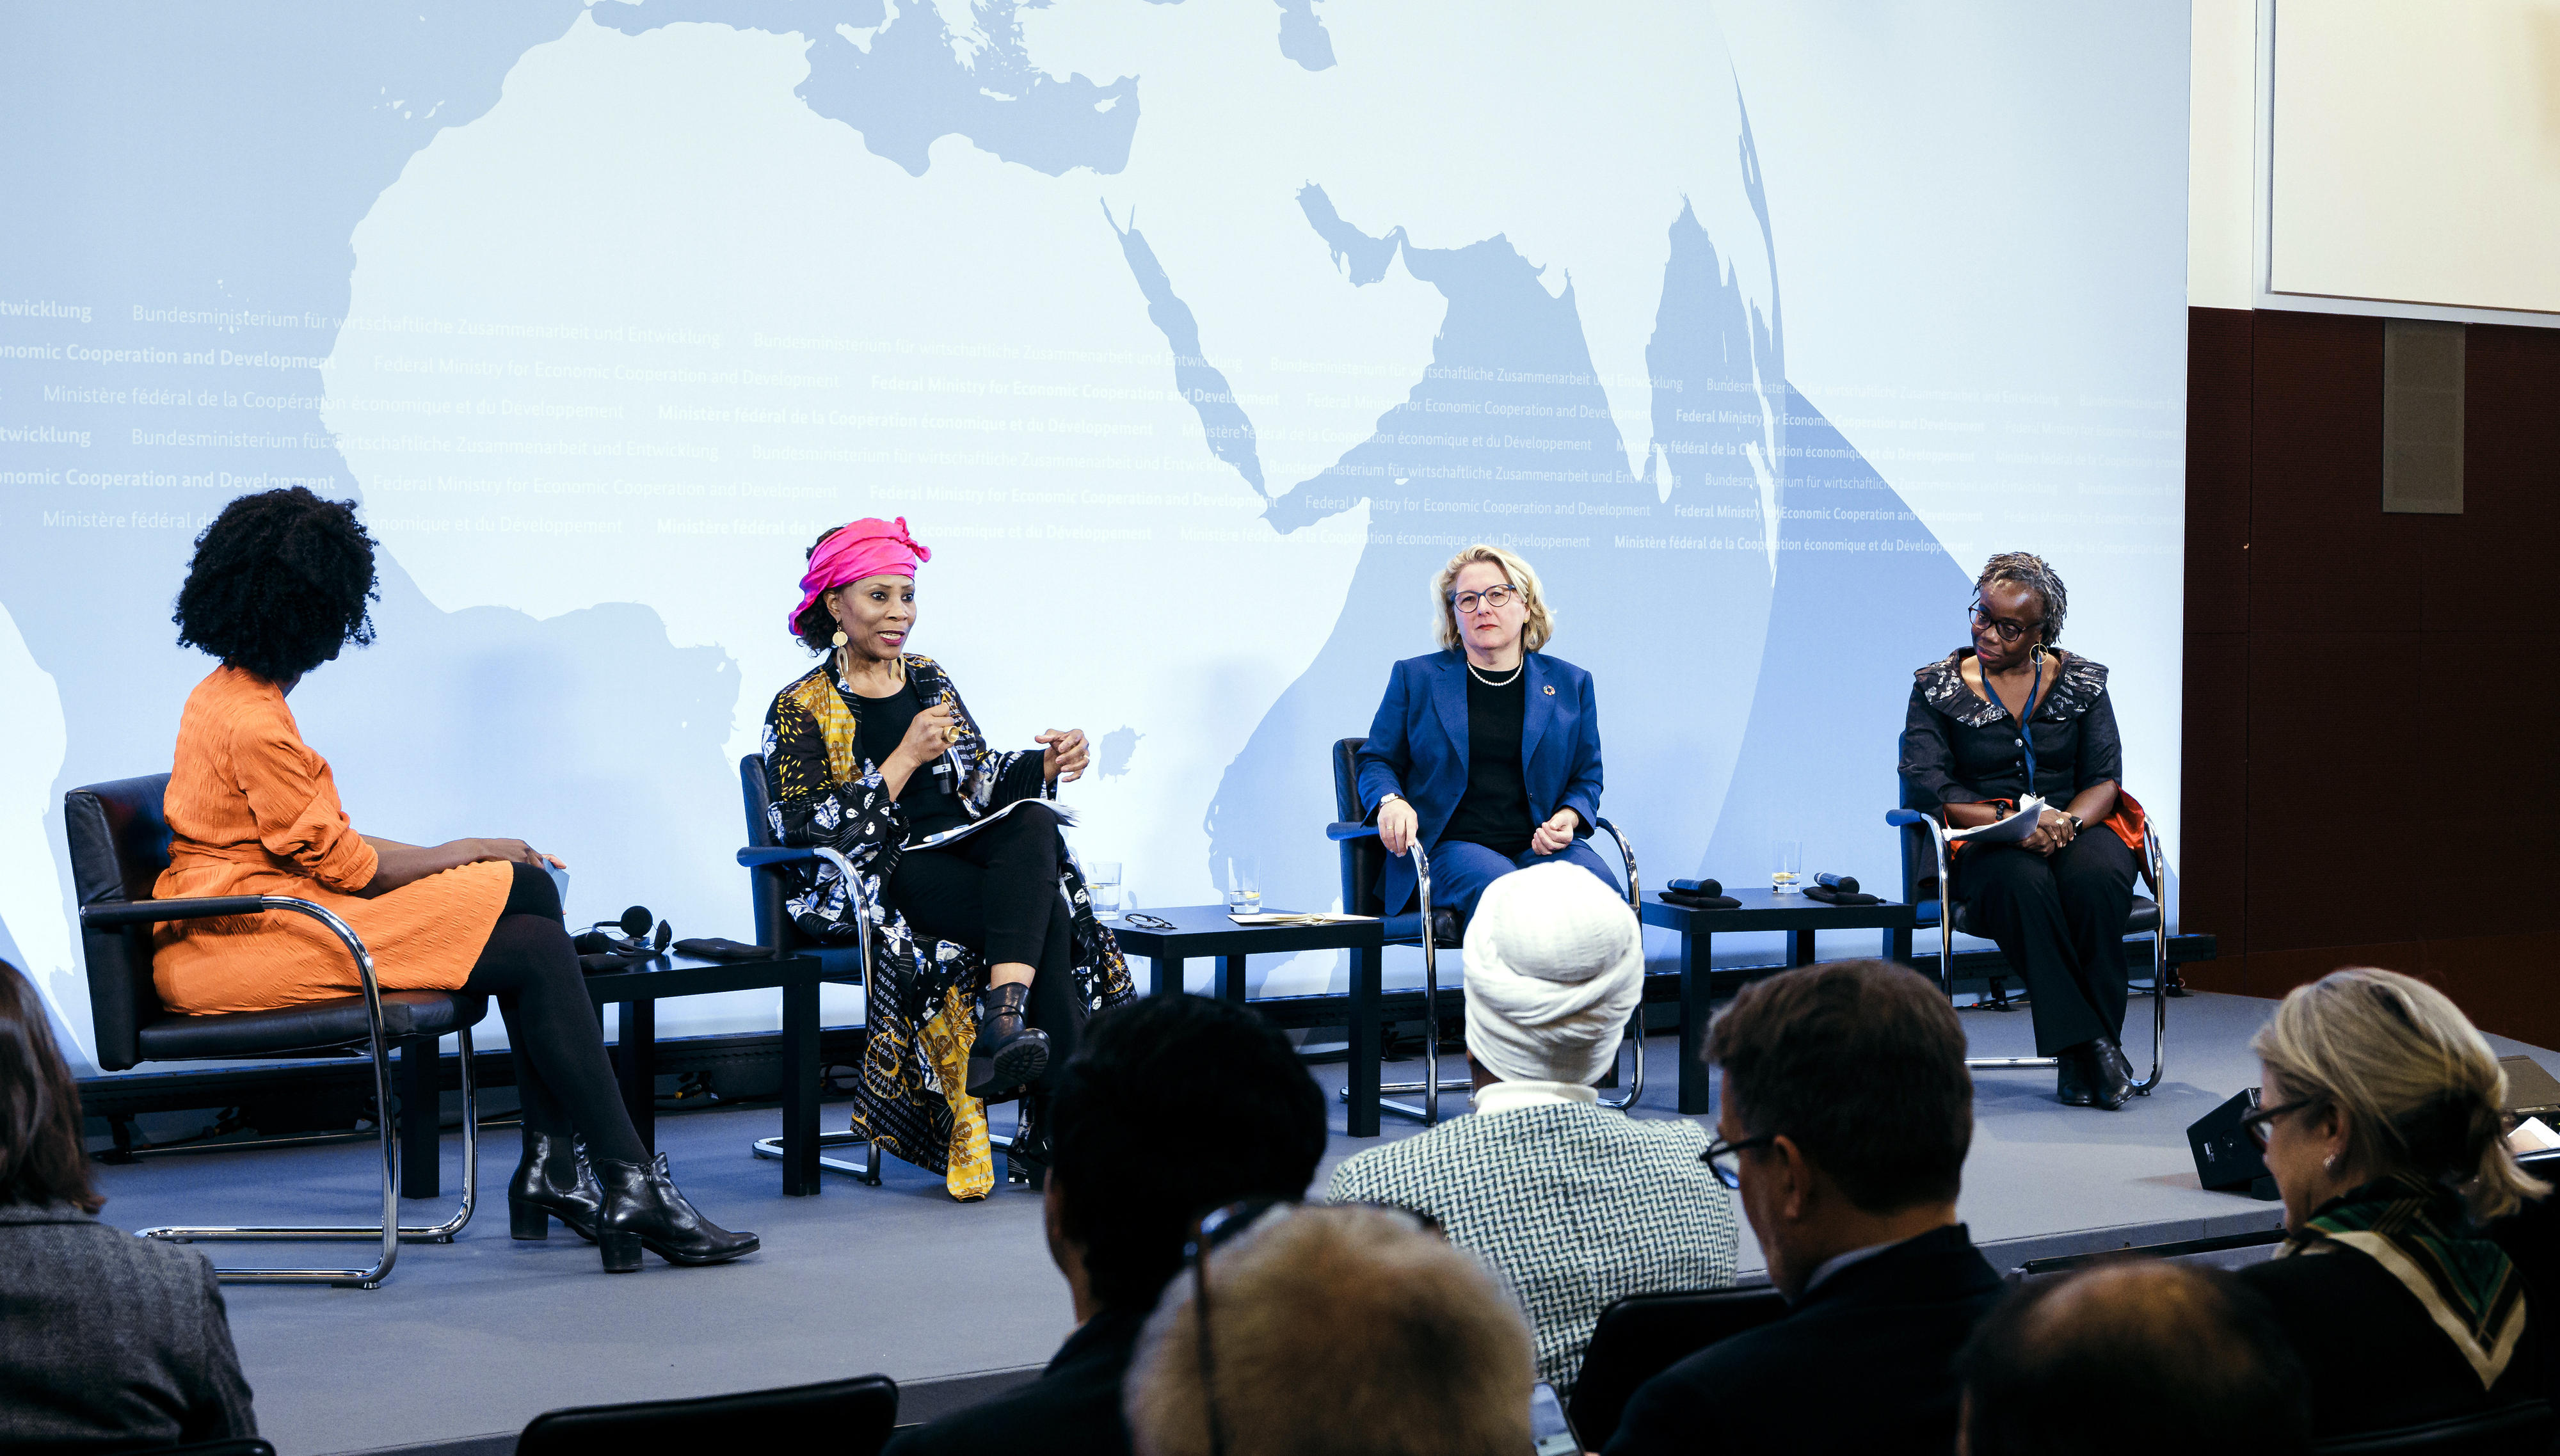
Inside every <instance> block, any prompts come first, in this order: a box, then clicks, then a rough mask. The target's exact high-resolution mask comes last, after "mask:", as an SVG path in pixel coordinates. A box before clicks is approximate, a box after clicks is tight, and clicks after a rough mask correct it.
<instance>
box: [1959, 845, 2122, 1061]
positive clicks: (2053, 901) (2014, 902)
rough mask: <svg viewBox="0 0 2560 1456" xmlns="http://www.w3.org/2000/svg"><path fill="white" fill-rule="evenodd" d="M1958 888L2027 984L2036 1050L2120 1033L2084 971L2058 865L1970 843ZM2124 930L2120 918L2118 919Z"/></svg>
mask: <svg viewBox="0 0 2560 1456" xmlns="http://www.w3.org/2000/svg"><path fill="white" fill-rule="evenodd" d="M1956 890H1957V893H1958V894H1959V895H1960V896H1961V897H1962V898H1963V899H1964V901H1965V917H1966V921H1967V923H1968V924H1969V925H1970V926H1971V928H1972V929H1973V930H1974V931H1975V933H1977V934H1982V935H1988V936H1990V937H1991V938H1992V940H1993V941H1994V942H1995V943H1997V944H1998V945H1999V946H2000V954H2002V955H2004V956H2006V957H2008V963H2009V964H2010V965H2011V966H2013V967H2015V968H2016V970H2017V973H2018V975H2019V976H2020V977H2021V978H2023V979H2024V980H2025V982H2026V989H2027V994H2028V995H2029V996H2030V997H2032V998H2033V1002H2034V1012H2035V1054H2036V1055H2038V1056H2053V1055H2058V1054H2059V1053H2061V1052H2064V1051H2065V1050H2067V1049H2069V1048H2073V1047H2077V1046H2079V1045H2080V1044H2081V1043H2083V1042H2086V1041H2089V1040H2090V1039H2091V1038H2094V1037H2111V1036H2114V1035H2115V1032H2116V1024H2115V1023H2110V1022H2109V1021H2108V1020H2107V1018H2106V1017H2105V1015H2103V1014H2102V1013H2101V1012H2100V1010H2099V1008H2098V1005H2097V1001H2096V998H2094V997H2093V996H2092V995H2091V992H2090V990H2089V987H2088V984H2087V981H2086V978H2084V977H2083V975H2082V974H2081V968H2080V957H2079V953H2078V952H2077V951H2076V950H2075V949H2073V947H2072V942H2071V932H2070V923H2069V921H2068V920H2067V919H2066V918H2065V917H2064V915H2063V911H2062V894H2061V891H2060V890H2059V889H2058V888H2057V887H2056V886H2055V884H2054V876H2053V868H2052V866H2051V865H2049V864H2048V863H2046V861H2045V858H2044V857H2043V856H2041V855H2038V854H2036V853H2035V852H2033V851H2032V850H2023V849H2017V848H2014V847H2012V846H2009V845H1970V846H1967V847H1966V848H1965V850H1964V851H1963V852H1962V853H1961V854H1960V855H1959V856H1958V857H1957V860H1956ZM2117 924H2118V926H2119V927H2120V928H2121V927H2122V925H2123V924H2124V921H2123V920H2122V919H2119V920H2118V921H2117ZM2116 978H2117V982H2118V989H2117V992H2116V997H2115V1007H2116V1016H2117V1020H2118V1022H2121V1021H2122V1019H2123V1016H2124V1006H2125V999H2124V990H2123V979H2124V971H2123V969H2122V966H2121V958H2120V964H2119V968H2118V970H2117V972H2116Z"/></svg>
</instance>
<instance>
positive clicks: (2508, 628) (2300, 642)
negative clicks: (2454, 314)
mask: <svg viewBox="0 0 2560 1456" xmlns="http://www.w3.org/2000/svg"><path fill="white" fill-rule="evenodd" d="M2188 325H2189V327H2188V345H2189V349H2188V406H2187V415H2188V428H2187V497H2186V499H2187V569H2186V603H2185V608H2186V622H2187V633H2186V669H2185V684H2186V722H2185V725H2184V749H2185V783H2184V795H2185V811H2184V815H2183V821H2184V825H2185V829H2184V837H2183V840H2182V842H2181V844H2180V846H2179V856H2178V859H2179V865H2180V910H2181V914H2180V920H2181V925H2182V927H2183V928H2186V929H2189V930H2202V931H2210V932H2213V933H2215V934H2217V935H2219V936H2220V937H2221V943H2222V952H2223V959H2222V960H2221V961H2219V962H2217V963H2215V964H2213V965H2210V966H2199V967H2196V968H2195V969H2194V971H2193V973H2192V975H2191V976H2190V979H2191V980H2192V981H2193V982H2194V983H2195V984H2196V985H2198V986H2200V987H2204V988H2206V989H2213V990H2230V991H2241V992H2245V993H2247V994H2250V995H2257V996H2276V995H2281V994H2283V993H2284V992H2285V991H2286V990H2288V989H2290V988H2291V987H2293V986H2297V985H2300V984H2302V983H2304V982H2306V981H2310V980H2314V979H2317V978H2318V977H2320V976H2321V975H2323V974H2325V973H2327V972H2328V971H2330V970H2333V969H2335V968H2337V967H2339V966H2342V965H2380V966H2385V967H2388V968H2391V969H2394V970H2402V971H2407V972H2409V973H2411V974H2413V975H2419V976H2423V977H2426V978H2427V979H2429V980H2430V981H2433V982H2435V983H2436V984H2438V985H2440V986H2442V987H2443V988H2444V989H2445V990H2446V992H2447V993H2448V994H2450V995H2452V996H2453V997H2454V999H2455V1000H2456V1001H2457V1002H2459V1003H2461V1004H2462V1006H2463V1007H2464V1008H2465V1010H2467V1011H2468V1012H2469V1013H2470V1014H2471V1015H2472V1016H2473V1018H2474V1019H2475V1020H2477V1021H2478V1022H2479V1023H2480V1025H2481V1026H2482V1027H2484V1028H2486V1029H2488V1030H2490V1031H2495V1032H2501V1033H2504V1034H2506V1035H2508V1036H2513V1037H2518V1038H2521V1039H2523V1040H2525V1041H2528V1042H2532V1043H2534V1044H2536V1045H2539V1046H2544V1047H2552V1048H2560V995H2554V994H2552V991H2551V989H2550V988H2551V987H2552V986H2553V985H2554V983H2555V981H2560V923H2555V921H2554V919H2553V917H2552V916H2551V915H2550V914H2549V912H2548V911H2547V910H2546V909H2545V908H2544V905H2545V902H2546V901H2549V900H2551V899H2552V898H2553V892H2552V889H2551V887H2553V886H2554V885H2560V813H2556V812H2554V809H2553V806H2554V804H2555V802H2556V801H2560V742H2555V740H2560V681H2555V680H2554V679H2553V676H2552V673H2551V666H2552V664H2553V663H2554V661H2555V660H2560V591H2555V590H2554V585H2555V582H2560V572H2555V570H2554V569H2553V559H2554V557H2555V555H2560V329H2535V328H2497V327H2485V326H2475V327H2474V328H2473V329H2472V330H2471V334H2470V339H2469V350H2470V353H2469V359H2468V367H2467V369H2466V371H2465V375H2466V393H2465V400H2464V412H2465V419H2464V425H2465V429H2464V434H2465V452H2464V471H2465V477H2466V478H2465V482H2464V512H2463V514H2462V515H2460V516H2425V517H2421V516H2385V515H2384V514H2383V513H2382V510H2381V431H2382V423H2381V419H2382V412H2381V400H2382V335H2381V325H2380V323H2379V322H2378V321H2376V320H2372V319H2361V318H2343V317H2335V316H2328V315H2320V314H2305V313H2292V312H2282V311H2275V310H2269V311H2265V312H2259V313H2242V312H2236V311H2232V310H2220V309H2194V310H2190V311H2189V320H2188Z"/></svg>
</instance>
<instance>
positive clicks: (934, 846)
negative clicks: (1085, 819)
mask: <svg viewBox="0 0 2560 1456" xmlns="http://www.w3.org/2000/svg"><path fill="white" fill-rule="evenodd" d="M1025 804H1046V805H1047V806H1048V807H1049V809H1050V811H1051V812H1052V813H1054V814H1056V815H1057V822H1058V823H1060V824H1073V823H1074V822H1075V811H1074V810H1072V809H1070V808H1068V807H1066V806H1065V805H1064V804H1061V803H1059V802H1058V801H1057V800H1055V799H1016V800H1014V801H1013V802H1012V803H1010V804H1007V805H1006V806H1005V807H1003V808H1001V809H998V810H997V811H996V812H994V813H993V814H990V815H988V816H986V817H985V818H983V819H973V820H971V821H969V822H968V823H966V824H955V825H953V826H952V827H951V828H949V829H945V830H940V831H938V832H936V833H933V834H928V835H926V836H925V837H924V838H922V839H912V840H908V841H907V842H906V843H905V844H903V845H900V846H899V847H898V848H900V849H902V850H904V851H906V852H908V853H910V854H912V853H913V852H915V851H917V850H938V849H940V848H942V847H943V846H944V845H947V844H951V843H954V842H956V841H959V840H964V839H967V838H968V837H969V836H971V835H973V834H976V833H977V832H978V831H979V830H982V829H984V828H986V827H987V826H988V825H990V824H993V823H995V822H996V821H997V820H999V819H1002V818H1004V817H1005V816H1006V815H1008V814H1011V813H1012V812H1014V811H1015V810H1016V809H1019V808H1021V807H1022V806H1024V805H1025Z"/></svg>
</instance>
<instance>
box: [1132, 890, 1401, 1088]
mask: <svg viewBox="0 0 2560 1456" xmlns="http://www.w3.org/2000/svg"><path fill="white" fill-rule="evenodd" d="M1136 913H1138V914H1142V915H1154V916H1156V917H1157V918H1159V919H1164V920H1171V921H1172V922H1173V925H1174V928H1173V929H1171V930H1156V929H1150V928H1148V927H1146V926H1143V925H1132V924H1130V923H1129V922H1128V920H1126V919H1119V920H1111V921H1107V922H1105V923H1107V924H1108V925H1109V926H1110V929H1111V933H1112V934H1113V935H1115V936H1116V937H1118V939H1119V941H1120V953H1121V954H1122V955H1136V956H1144V957H1146V959H1147V965H1148V972H1147V994H1148V995H1150V996H1163V995H1166V994H1168V993H1179V992H1180V991H1181V990H1182V989H1183V962H1185V961H1186V960H1188V959H1190V958H1191V957H1193V956H1196V955H1213V956H1215V957H1217V994H1218V995H1219V996H1221V997H1223V998H1225V999H1226V1000H1228V1001H1232V1002H1234V1003H1236V1004H1237V1005H1239V1006H1241V1005H1243V1004H1244V959H1245V957H1246V956H1250V955H1295V954H1297V953H1298V952H1299V951H1302V950H1348V951H1350V952H1351V953H1352V992H1351V1076H1352V1083H1351V1092H1352V1097H1351V1113H1350V1130H1351V1135H1352V1136H1353V1137H1356V1138H1373V1137H1375V1136H1377V1084H1378V1062H1379V1060H1380V1058H1381V1057H1382V1055H1383V1054H1384V1052H1385V1050H1386V1049H1385V1048H1384V1046H1383V1045H1381V1043H1380V1040H1379V1038H1380V1032H1381V1024H1380V1022H1379V1020H1378V997H1379V995H1380V989H1381V986H1382V984H1383V976H1384V971H1385V965H1386V950H1385V946H1386V932H1385V927H1384V925H1383V924H1382V923H1381V922H1379V921H1376V920H1338V921H1335V922H1334V923H1332V924H1329V925H1239V924H1237V923H1235V922H1234V921H1233V920H1230V919H1228V918H1227V917H1226V906H1224V905H1176V906H1174V907H1173V908H1171V909H1146V910H1139V911H1136Z"/></svg>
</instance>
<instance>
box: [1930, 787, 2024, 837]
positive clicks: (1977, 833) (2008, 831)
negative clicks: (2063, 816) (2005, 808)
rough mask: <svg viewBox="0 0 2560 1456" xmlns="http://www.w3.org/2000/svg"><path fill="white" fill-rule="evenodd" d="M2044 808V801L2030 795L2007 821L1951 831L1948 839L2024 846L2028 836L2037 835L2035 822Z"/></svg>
mask: <svg viewBox="0 0 2560 1456" xmlns="http://www.w3.org/2000/svg"><path fill="white" fill-rule="evenodd" d="M2044 808H2045V804H2044V801H2043V800H2042V799H2039V798H2037V797H2036V796H2035V795H2033V794H2029V795H2027V796H2026V797H2025V798H2023V799H2020V800H2018V804H2017V812H2016V813H2014V814H2011V815H2010V816H2008V817H2007V818H2006V819H2001V820H1999V821H1996V822H1994V823H1991V824H1984V825H1979V826H1977V827H1975V828H1973V829H1951V830H1948V831H1947V838H1948V839H1950V840H1970V841H1972V842H1973V843H1975V844H2023V843H2024V842H2025V840H2026V837H2027V836H2028V835H2030V834H2033V833H2035V821H2036V820H2037V819H2039V818H2041V817H2042V816H2043V814H2044Z"/></svg>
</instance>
